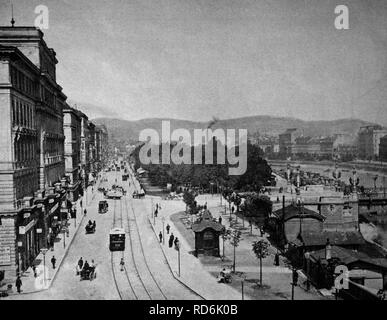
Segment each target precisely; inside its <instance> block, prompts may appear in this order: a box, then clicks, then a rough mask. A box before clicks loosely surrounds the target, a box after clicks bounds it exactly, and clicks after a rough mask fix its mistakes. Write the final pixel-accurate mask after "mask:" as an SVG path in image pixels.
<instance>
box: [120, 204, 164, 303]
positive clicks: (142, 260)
mask: <svg viewBox="0 0 387 320" xmlns="http://www.w3.org/2000/svg"><path fill="white" fill-rule="evenodd" d="M124 204H125V208H126V218H127V222H128V234H129V241H130V246H131V252H132V260H133V264H134V266H135V268H136V271H137V273H138V275H139V277H140V279H141V282H142V283H143V285H144V289H145V290H146V292H147V294H148V296H149V299H151V300H161V299H164V300H167V299H168V298H167V296H166V295H165V293H164V291H163V290H162V289H161V287H160V285H159V284H158V282H157V281H156V278H155V276H154V275H153V273H152V271H151V269H150V267H149V264H148V262H147V259H146V257H145V252H144V247H143V244H142V240H141V236H140V231H139V228H138V224H137V220H136V217H135V215H134V211H133V207H132V206H131V209H132V211H133V215H132V217H130V214H129V212H130V210H129V208H128V204H127V201H126V198H124ZM131 222H132V223H131ZM135 242H136V244H137V247H138V248H137V249H139V252H138V251H137V255H135V254H134V252H135V250H134V244H135ZM140 264H141V265H142V266H143V267H144V268H141V270H142V276H141V275H140V272H139V269H140V268H139V265H140ZM143 278H145V279H147V284H145V281H144V279H143Z"/></svg>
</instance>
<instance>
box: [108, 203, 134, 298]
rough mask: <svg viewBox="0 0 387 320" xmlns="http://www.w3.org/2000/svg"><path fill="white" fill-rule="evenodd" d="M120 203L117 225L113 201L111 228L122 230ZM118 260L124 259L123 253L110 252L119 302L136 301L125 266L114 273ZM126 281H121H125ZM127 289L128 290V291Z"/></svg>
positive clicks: (115, 208) (115, 204)
mask: <svg viewBox="0 0 387 320" xmlns="http://www.w3.org/2000/svg"><path fill="white" fill-rule="evenodd" d="M119 201H120V221H119V225H118V224H117V216H116V215H117V200H113V202H114V205H113V223H112V228H116V227H120V228H123V219H122V202H121V200H119ZM120 258H124V259H125V252H124V251H121V255H120V252H111V253H110V262H111V270H112V274H113V280H114V284H115V287H116V290H117V293H118V295H119V298H120V300H138V296H137V294H136V292H135V290H134V288H133V285H132V282H131V280H130V278H129V274H128V272H127V269H126V266H124V270H123V271H120V272H119V273H118V272H116V271H117V269H118V268H120ZM125 279H126V281H123V280H125ZM125 282H126V283H127V284H128V285H129V286H128V287H125V288H124V287H123V285H124V283H125ZM128 288H129V289H130V290H128Z"/></svg>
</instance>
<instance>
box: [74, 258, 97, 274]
mask: <svg viewBox="0 0 387 320" xmlns="http://www.w3.org/2000/svg"><path fill="white" fill-rule="evenodd" d="M95 267H96V264H95V262H94V259H92V260H91V263H90V264H89V263H88V262H87V260H86V261H85V262H83V258H82V257H81V258H80V259H79V260H78V263H77V266H76V271H77V273H76V274H77V276H78V275H80V274H81V273H82V272H85V271H91V272H93V273H95Z"/></svg>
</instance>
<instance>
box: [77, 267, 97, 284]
mask: <svg viewBox="0 0 387 320" xmlns="http://www.w3.org/2000/svg"><path fill="white" fill-rule="evenodd" d="M80 276H81V277H80V281H82V280H90V281H92V280H93V279H95V278H97V272H96V270H95V266H94V267H91V266H89V267H87V268H83V269H82V270H81V271H80Z"/></svg>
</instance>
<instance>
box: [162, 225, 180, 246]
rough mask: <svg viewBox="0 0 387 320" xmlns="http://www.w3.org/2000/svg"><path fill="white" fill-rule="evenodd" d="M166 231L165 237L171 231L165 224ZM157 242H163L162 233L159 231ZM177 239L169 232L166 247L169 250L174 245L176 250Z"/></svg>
mask: <svg viewBox="0 0 387 320" xmlns="http://www.w3.org/2000/svg"><path fill="white" fill-rule="evenodd" d="M165 229H166V231H167V235H169V232H170V231H171V226H170V225H169V224H167V226H166V227H165ZM159 240H160V243H162V242H163V233H162V231H160V233H159ZM179 243H180V242H179V238H178V237H175V236H174V235H173V232H171V235H170V236H169V240H168V245H169V247H170V248H172V247H173V245H175V249H178V245H179Z"/></svg>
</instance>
